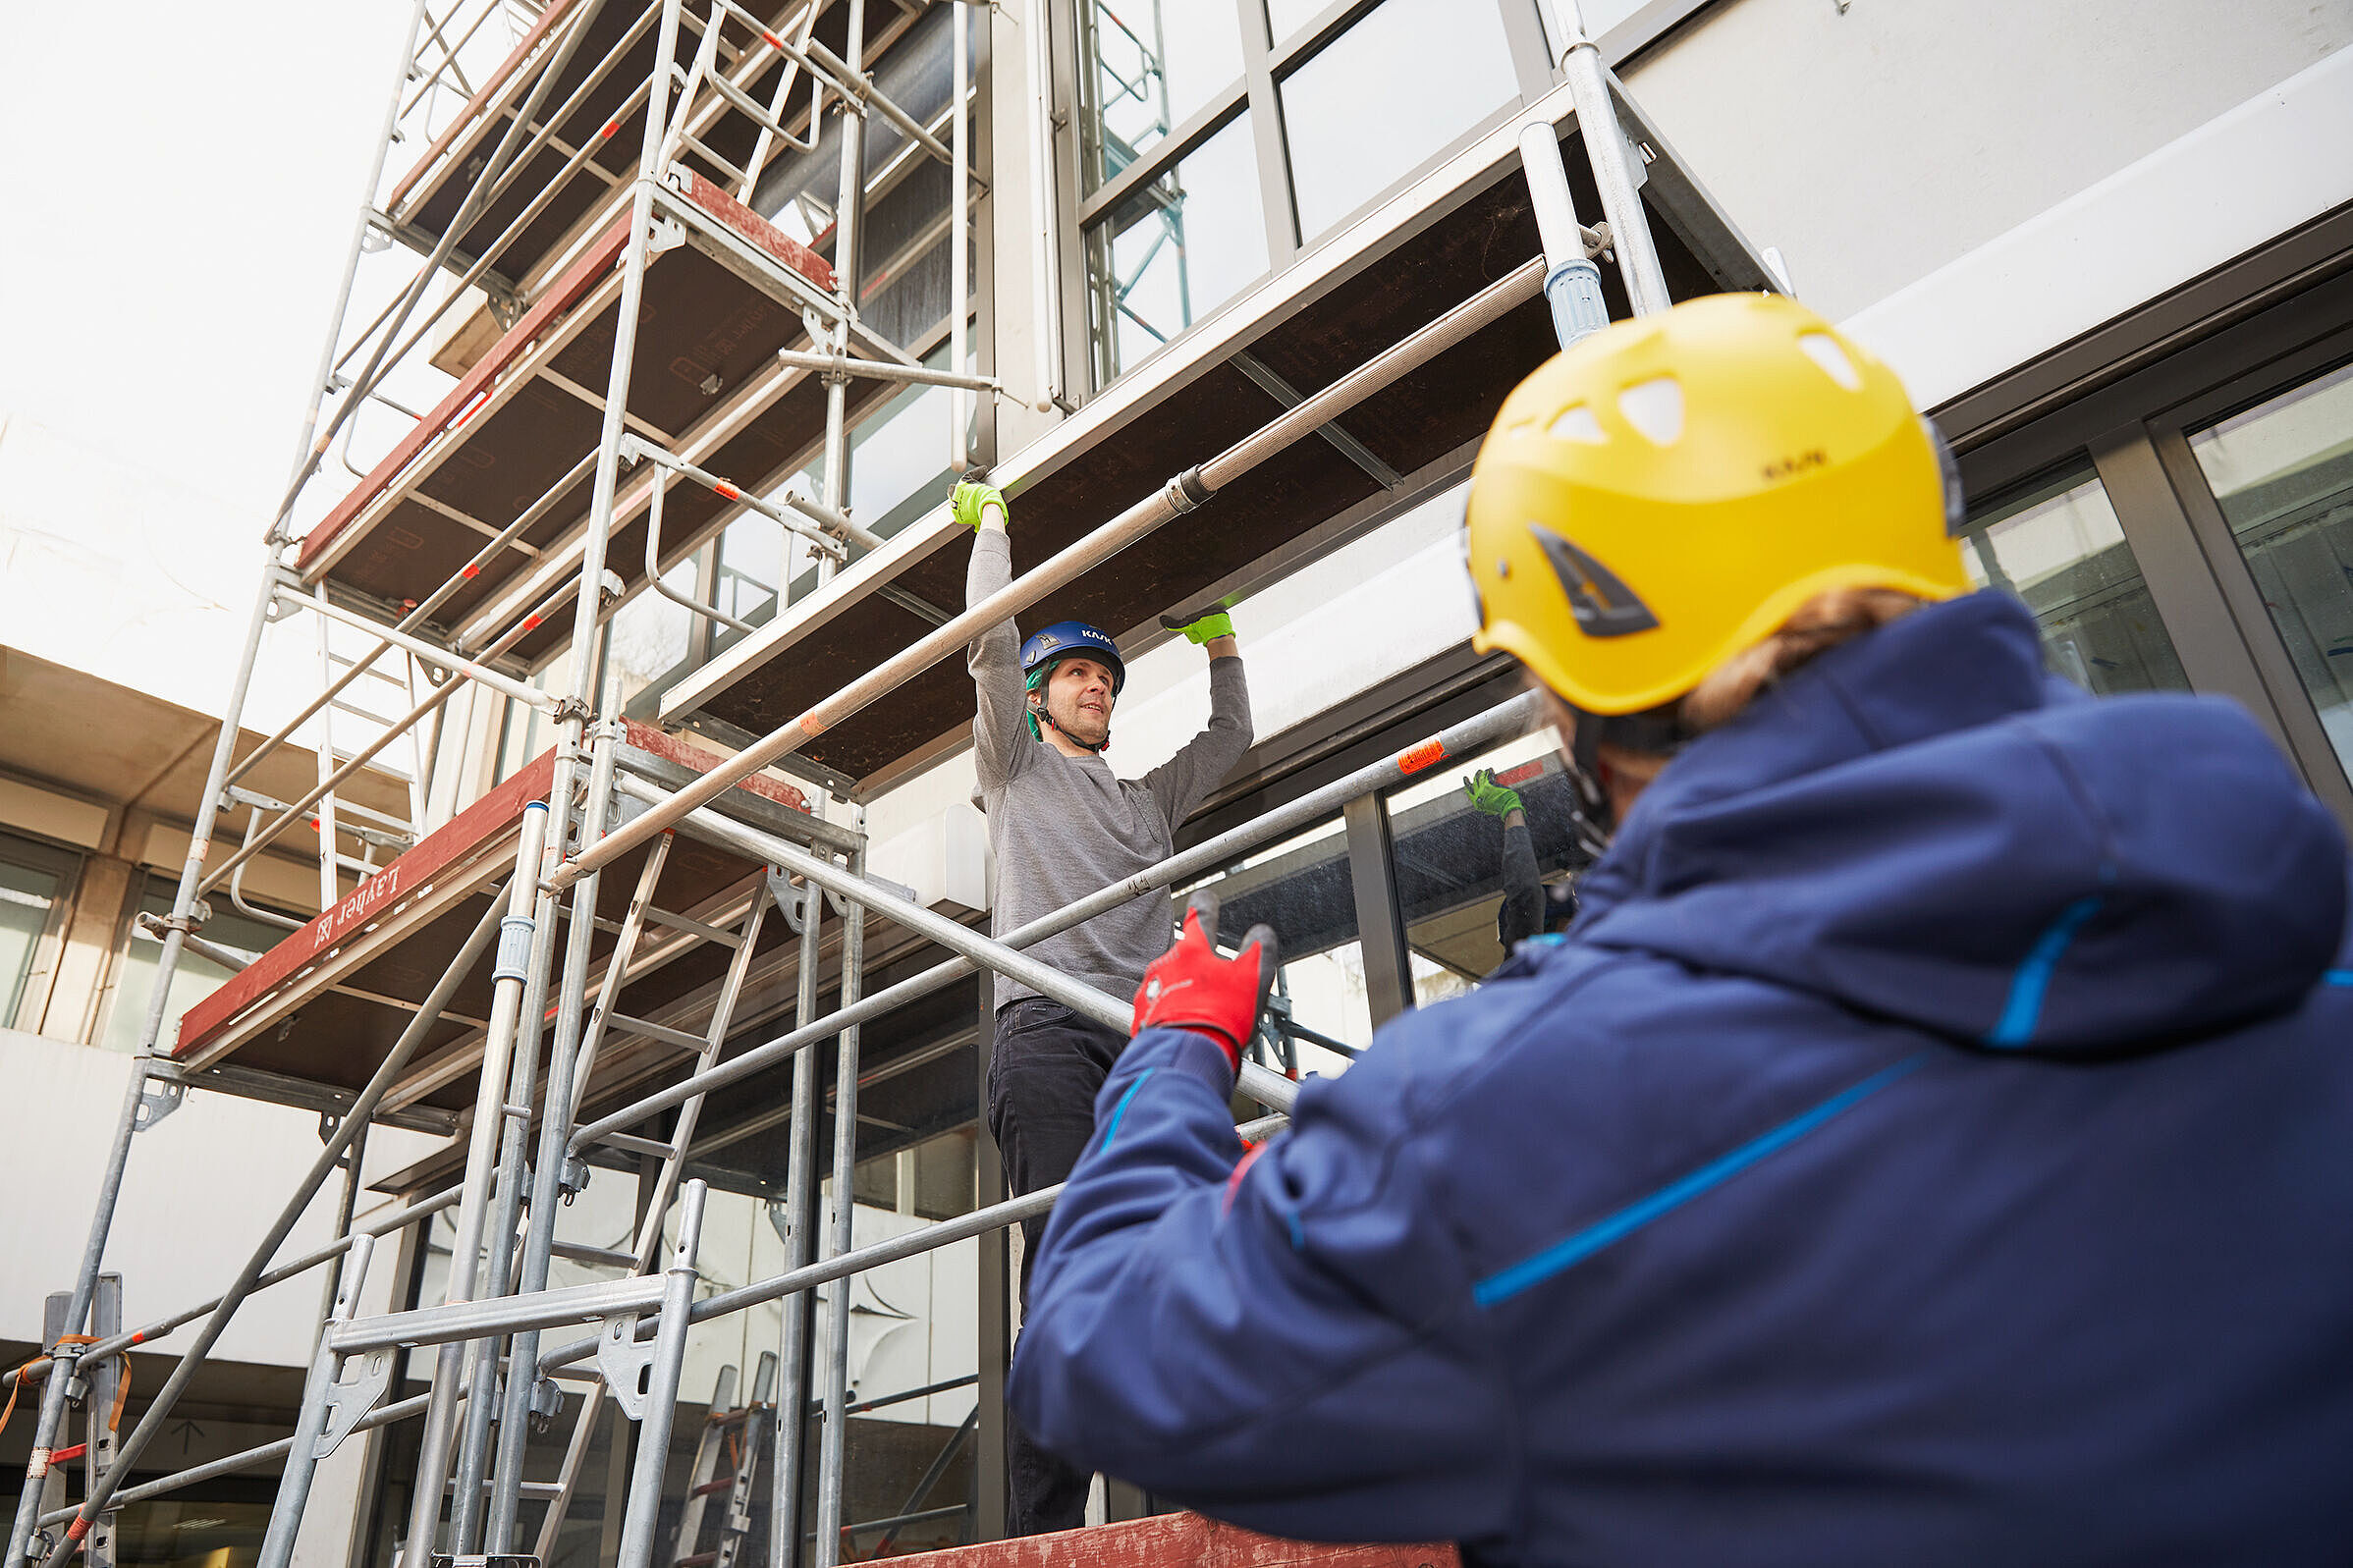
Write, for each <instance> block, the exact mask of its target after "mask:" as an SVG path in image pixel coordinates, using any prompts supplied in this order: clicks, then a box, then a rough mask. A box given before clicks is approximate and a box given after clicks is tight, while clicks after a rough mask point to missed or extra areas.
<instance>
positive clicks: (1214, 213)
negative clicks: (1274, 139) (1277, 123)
mask: <svg viewBox="0 0 2353 1568" xmlns="http://www.w3.org/2000/svg"><path fill="white" fill-rule="evenodd" d="M1266 270H1267V246H1266V224H1265V221H1264V219H1263V218H1262V217H1261V215H1260V209H1259V204H1258V166H1257V162H1256V159H1255V157H1254V155H1253V152H1252V147H1251V142H1250V117H1249V115H1248V114H1246V113H1245V114H1240V115H1236V116H1235V117H1234V118H1233V119H1231V120H1230V121H1228V122H1227V123H1226V125H1225V126H1224V127H1223V128H1222V129H1221V130H1219V131H1218V132H1217V133H1216V134H1215V135H1211V136H1210V137H1209V138H1208V139H1207V140H1206V141H1204V142H1202V143H1201V144H1200V145H1199V146H1197V147H1195V148H1193V150H1192V151H1190V152H1188V153H1186V154H1185V155H1184V156H1183V157H1181V158H1179V159H1177V162H1176V163H1174V164H1172V165H1171V166H1170V167H1169V168H1168V169H1167V170H1165V171H1163V172H1162V174H1161V176H1160V178H1158V179H1156V180H1153V181H1151V182H1150V183H1149V184H1147V185H1145V186H1142V187H1141V188H1139V189H1136V190H1135V191H1134V192H1133V193H1132V194H1130V195H1129V196H1128V197H1127V199H1126V200H1124V201H1122V202H1121V203H1120V204H1119V205H1118V206H1117V207H1115V208H1113V209H1112V210H1111V212H1109V213H1108V214H1106V215H1105V216H1104V218H1103V220H1102V221H1101V222H1099V223H1097V224H1096V225H1095V227H1093V228H1092V229H1090V230H1088V231H1087V288H1088V296H1089V299H1090V315H1091V317H1092V320H1091V326H1092V328H1093V331H1094V335H1095V351H1096V355H1095V356H1096V375H1097V379H1098V381H1099V382H1104V383H1108V382H1109V381H1111V380H1112V379H1113V378H1114V377H1115V376H1117V375H1119V374H1120V373H1121V372H1122V370H1125V369H1127V368H1128V367H1130V366H1132V365H1133V364H1134V363H1135V362H1136V361H1137V360H1139V359H1141V358H1142V357H1143V356H1144V355H1146V354H1148V353H1150V352H1151V351H1153V350H1155V349H1157V348H1159V347H1160V346H1161V345H1162V344H1164V343H1166V342H1168V341H1169V340H1170V339H1171V338H1174V337H1175V336H1177V334H1178V333H1179V332H1182V331H1183V330H1184V329H1185V328H1186V327H1189V326H1191V325H1192V324H1193V323H1194V322H1195V321H1197V320H1199V319H1200V318H1201V317H1202V316H1204V315H1206V314H1207V313H1208V312H1210V311H1211V310H1214V309H1216V308H1217V307H1218V306H1219V305H1221V304H1223V303H1224V302H1225V301H1226V300H1227V299H1229V298H1231V297H1232V296H1233V294H1234V293H1235V292H1236V291H1237V290H1239V289H1240V288H1241V287H1242V286H1243V285H1244V284H1246V283H1248V282H1250V281H1251V280H1252V279H1254V278H1256V277H1258V276H1259V275H1260V274H1261V273H1263V272H1265V271H1266Z"/></svg>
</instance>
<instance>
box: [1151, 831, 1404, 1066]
mask: <svg viewBox="0 0 2353 1568" xmlns="http://www.w3.org/2000/svg"><path fill="white" fill-rule="evenodd" d="M1193 886H1195V887H1210V888H1214V889H1216V890H1217V893H1218V898H1219V901H1220V907H1219V910H1218V926H1219V931H1218V941H1219V943H1220V945H1221V946H1224V947H1225V948H1226V949H1227V950H1229V951H1231V949H1232V947H1233V945H1234V944H1236V943H1238V942H1239V941H1240V940H1241V938H1242V933H1244V932H1246V931H1248V930H1249V929H1250V928H1251V927H1252V926H1254V925H1260V924H1264V925H1268V926H1272V927H1273V928H1274V931H1275V936H1276V938H1277V939H1278V940H1279V941H1280V943H1281V945H1282V955H1283V971H1282V973H1281V974H1279V975H1278V976H1277V977H1276V980H1275V995H1276V996H1277V997H1279V998H1283V999H1285V1000H1286V1005H1287V1007H1288V1009H1289V1011H1290V1015H1291V1017H1292V1018H1294V1019H1295V1020H1296V1021H1297V1023H1298V1025H1299V1028H1300V1032H1298V1033H1296V1034H1295V1035H1294V1038H1293V1040H1292V1042H1291V1045H1290V1050H1291V1055H1290V1059H1289V1060H1287V1061H1286V1060H1280V1059H1268V1060H1267V1065H1269V1066H1272V1067H1275V1068H1277V1069H1278V1070H1281V1069H1283V1068H1286V1067H1293V1068H1296V1069H1297V1070H1298V1071H1299V1072H1301V1073H1309V1072H1320V1073H1324V1074H1326V1075H1327V1076H1329V1075H1332V1074H1335V1073H1338V1072H1340V1071H1341V1070H1342V1069H1343V1068H1345V1067H1346V1066H1347V1063H1348V1056H1349V1052H1350V1051H1361V1050H1363V1049H1364V1048H1365V1047H1366V1046H1367V1045H1370V1044H1371V1043H1372V1038H1373V1009H1372V1001H1371V999H1370V994H1369V993H1368V991H1367V989H1366V986H1365V978H1364V948H1363V946H1362V945H1361V944H1360V943H1358V942H1357V940H1356V881H1355V878H1354V876H1353V875H1352V874H1351V873H1350V872H1349V870H1348V843H1347V835H1346V831H1345V829H1344V828H1343V827H1342V825H1341V822H1340V821H1339V820H1338V819H1337V818H1336V819H1334V820H1333V821H1331V822H1328V823H1325V824H1324V825H1323V826H1322V827H1319V828H1310V829H1308V830H1307V831H1306V832H1305V833H1302V834H1299V835H1297V836H1296V837H1294V838H1286V839H1285V840H1283V841H1282V842H1280V843H1276V844H1272V845H1269V846H1267V847H1265V848H1262V849H1258V850H1255V851H1253V852H1252V853H1251V854H1249V855H1248V856H1246V857H1245V858H1243V859H1242V860H1241V861H1240V862H1239V863H1238V864H1236V865H1234V866H1233V867H1232V868H1231V869H1230V870H1227V871H1225V872H1222V873H1220V874H1219V875H1218V876H1216V877H1211V878H1206V879H1204V880H1203V881H1202V882H1200V883H1197V884H1194V885H1193ZM1191 891H1192V889H1191V888H1190V887H1188V888H1185V889H1182V890H1179V892H1178V894H1177V898H1176V899H1175V900H1174V901H1173V903H1172V905H1171V911H1172V913H1171V922H1172V923H1171V931H1172V934H1173V933H1174V930H1175V925H1174V919H1175V914H1174V912H1175V910H1177V909H1179V908H1181V907H1183V898H1184V896H1185V895H1186V894H1189V893H1190V892H1191ZM1319 1037H1321V1038H1322V1039H1325V1040H1337V1041H1338V1042H1339V1043H1340V1045H1341V1047H1343V1048H1346V1049H1344V1050H1339V1051H1335V1050H1332V1049H1330V1048H1328V1047H1326V1046H1324V1045H1320V1044H1318V1043H1317V1041H1318V1038H1319ZM1264 1044H1265V1043H1264V1042H1263V1041H1261V1042H1259V1043H1257V1044H1256V1045H1255V1046H1254V1048H1253V1049H1254V1050H1256V1051H1257V1052H1258V1054H1260V1056H1261V1057H1262V1059H1265V1058H1266V1055H1267V1054H1266V1052H1265V1049H1264Z"/></svg>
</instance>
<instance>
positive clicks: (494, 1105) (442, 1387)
mask: <svg viewBox="0 0 2353 1568" xmlns="http://www.w3.org/2000/svg"><path fill="white" fill-rule="evenodd" d="M547 819H548V806H547V802H545V801H542V800H534V801H532V802H531V803H530V804H529V805H528V806H525V807H524V808H523V814H522V838H521V841H520V843H519V844H518V845H517V848H516V854H515V876H514V878H513V880H512V881H510V882H509V883H508V885H507V912H506V914H505V916H504V917H503V918H501V920H500V921H499V953H498V965H497V967H496V968H494V969H493V970H492V971H491V981H492V994H491V1000H490V1028H489V1030H488V1032H487V1034H486V1035H485V1038H484V1040H483V1045H482V1068H481V1077H480V1083H479V1085H478V1086H477V1088H476V1090H475V1093H474V1119H473V1128H472V1131H471V1133H470V1135H469V1136H468V1138H467V1140H466V1150H465V1180H464V1181H463V1182H462V1183H461V1189H462V1190H463V1192H464V1193H465V1196H464V1197H463V1198H461V1199H459V1201H458V1219H457V1235H456V1238H455V1239H454V1240H453V1241H452V1242H451V1244H450V1281H449V1293H448V1295H447V1296H446V1297H445V1298H444V1299H445V1300H447V1301H448V1302H449V1303H451V1304H453V1305H454V1304H456V1303H459V1302H466V1301H472V1300H473V1299H474V1297H475V1293H476V1290H477V1288H478V1286H479V1284H480V1280H481V1252H482V1232H483V1228H484V1225H485V1222H486V1221H487V1219H488V1217H489V1211H490V1197H491V1192H490V1186H491V1181H492V1178H493V1176H494V1174H495V1168H496V1163H497V1160H498V1150H499V1135H500V1131H501V1129H502V1128H504V1126H505V1125H506V1120H507V1118H506V1116H505V1115H504V1114H503V1113H502V1110H501V1108H502V1107H503V1106H504V1105H505V1104H506V1096H507V1077H508V1073H509V1070H510V1065H511V1063H512V1062H513V1060H514V1055H513V1053H514V1051H515V1037H516V1034H517V1032H518V1030H519V1029H520V1022H521V1017H522V994H523V987H524V984H525V982H526V981H527V980H528V979H529V978H530V965H531V955H532V951H533V948H534V947H535V946H537V944H536V940H535V939H536V935H537V931H538V928H537V926H536V925H535V924H534V923H533V921H532V919H531V909H532V907H533V905H534V904H535V903H536V902H537V901H538V885H537V883H536V881H535V880H534V878H535V874H536V873H537V871H538V870H539V858H540V851H541V850H542V848H543V847H544V846H545V844H546V842H547ZM464 1382H465V1343H464V1342H463V1341H452V1342H451V1343H448V1344H445V1345H443V1346H441V1348H440V1349H439V1350H438V1351H437V1352H436V1353H435V1360H434V1366H433V1402H432V1403H431V1404H430V1405H427V1406H426V1407H425V1433H424V1441H423V1444H422V1446H421V1447H420V1449H419V1450H418V1455H417V1465H416V1485H415V1487H414V1489H413V1491H412V1492H411V1494H410V1507H409V1541H408V1546H407V1550H406V1552H405V1553H404V1556H405V1559H406V1560H407V1561H408V1562H409V1564H410V1568H424V1565H425V1562H426V1560H427V1559H428V1558H430V1557H431V1555H432V1552H433V1539H434V1536H435V1535H436V1533H437V1531H436V1527H437V1526H438V1525H439V1524H440V1522H441V1486H442V1482H443V1480H444V1478H445V1477H447V1476H448V1474H449V1468H450V1449H451V1447H452V1445H453V1444H454V1443H455V1442H456V1440H457V1432H456V1428H455V1422H456V1419H457V1413H458V1389H459V1387H460V1386H461V1385H462V1384H463V1383H464Z"/></svg>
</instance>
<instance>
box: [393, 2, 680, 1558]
mask: <svg viewBox="0 0 2353 1568" xmlns="http://www.w3.org/2000/svg"><path fill="white" fill-rule="evenodd" d="M679 14H680V0H663V4H662V21H661V26H660V27H659V28H658V29H657V31H656V34H655V43H654V54H653V68H652V72H651V75H650V79H649V84H648V86H647V88H646V97H645V135H644V138H643V139H642V141H641V142H640V143H639V146H638V150H637V180H636V185H635V188H634V189H633V190H632V192H631V194H630V198H629V246H628V250H627V253H626V259H625V261H624V264H623V271H622V281H621V299H620V302H619V306H618V314H617V315H616V316H615V318H614V327H613V360H612V368H611V370H610V371H609V372H608V373H607V375H606V379H605V408H604V418H603V422H602V425H601V426H600V428H599V430H598V434H597V446H596V475H595V479H594V481H593V483H592V486H591V490H590V499H589V505H588V525H587V532H586V535H585V537H584V538H583V539H582V541H581V545H580V568H579V579H578V580H579V583H580V587H579V589H578V592H577V595H576V597H575V600H574V602H573V622H572V649H573V666H574V668H573V691H572V696H573V700H572V703H571V707H570V711H569V714H568V716H567V717H566V718H565V720H564V727H563V743H562V746H561V749H560V750H559V752H558V755H557V766H556V773H555V781H554V784H555V789H554V791H553V793H555V795H556V796H557V801H556V805H557V809H558V810H559V811H562V812H564V813H565V814H566V816H567V818H569V816H570V812H571V808H572V790H573V787H574V784H575V782H576V778H577V768H578V761H577V759H578V757H579V754H580V753H579V747H580V742H581V739H582V737H583V736H584V735H585V734H586V732H587V713H588V708H589V704H590V702H591V700H592V699H594V698H596V697H599V696H601V695H602V692H601V691H600V690H599V681H598V665H599V660H598V659H597V657H596V634H597V630H598V605H597V593H596V585H597V584H598V583H599V582H601V581H602V580H603V578H604V570H605V551H606V546H607V545H608V543H609V542H610V537H611V534H612V530H613V503H614V496H615V492H616V490H617V488H618V486H619V480H620V472H621V443H622V439H623V437H624V436H625V435H627V434H628V425H627V423H626V419H625V416H626V415H627V413H628V411H629V380H630V372H631V370H632V367H633V364H634V361H635V357H636V351H637V324H638V316H639V314H640V313H641V312H642V310H643V308H644V300H645V264H646V259H647V257H646V246H647V243H648V242H649V240H650V238H651V230H652V224H653V191H654V184H655V182H656V180H657V179H658V178H659V177H660V174H661V169H660V158H661V147H662V141H663V138H664V136H665V135H666V133H667V130H668V119H669V112H670V84H671V68H672V63H673V61H674V59H675V58H676V56H677V53H678V35H679ZM681 107H682V109H684V107H685V106H684V105H682V106H681ZM616 743H617V742H616V741H615V739H614V738H613V737H612V735H611V733H610V731H609V730H599V732H598V735H597V738H596V740H595V741H594V743H593V750H592V752H591V755H590V780H589V789H588V801H587V807H586V810H585V811H584V812H583V814H582V816H581V820H580V843H581V846H582V847H583V848H585V847H589V846H591V845H593V844H594V843H595V842H596V841H597V839H598V838H600V837H601V836H602V834H603V831H604V824H605V809H606V806H607V804H608V802H609V801H610V799H611V781H612V776H613V748H614V745H615V744H616ZM564 833H565V824H563V823H559V824H558V825H557V829H556V832H555V834H554V835H553V840H554V842H555V843H556V845H557V848H558V854H559V857H561V855H562V854H563V852H564V848H565V844H564ZM597 880H598V879H596V878H595V877H589V878H587V879H586V881H585V883H584V884H583V885H578V886H574V887H573V888H572V890H571V891H572V930H571V933H570V939H571V940H570V943H569V945H568V949H567V952H566V954H565V966H564V983H563V989H562V991H561V992H560V993H559V994H558V998H557V1003H556V1006H557V1019H556V1042H555V1049H554V1053H553V1056H552V1058H551V1061H550V1064H549V1070H548V1095H547V1101H546V1108H545V1111H544V1113H543V1118H542V1134H541V1139H540V1160H539V1167H538V1169H537V1170H536V1171H535V1172H534V1175H533V1182H532V1193H531V1204H530V1211H529V1213H530V1218H529V1229H528V1231H527V1232H526V1233H525V1235H524V1238H523V1248H522V1258H521V1263H520V1269H519V1271H518V1277H517V1280H516V1285H517V1289H518V1291H519V1292H521V1293H527V1292H535V1291H538V1290H541V1289H543V1288H545V1286H546V1283H547V1268H548V1260H549V1258H550V1257H551V1256H552V1255H553V1249H554V1243H555V1225H556V1214H555V1211H556V1205H557V1202H558V1192H559V1188H560V1185H561V1181H562V1176H563V1157H562V1155H561V1153H560V1152H559V1151H561V1150H563V1149H564V1148H565V1136H566V1133H567V1132H568V1131H569V1124H570V1122H571V1120H572V1110H571V1108H572V1104H573V1101H574V1100H575V1099H576V1098H577V1095H578V1092H579V1088H580V1086H579V1085H578V1084H577V1083H576V1082H575V1074H574V1068H575V1064H576V1056H577V1054H578V1043H579V1038H580V1013H581V1006H582V1002H583V1001H584V1000H585V997H586V992H587V983H588V961H589V944H590V941H591V939H592V938H593V936H594V934H595V933H594V925H595V919H596V891H597V890H596V882H597ZM550 891H551V892H560V891H561V890H559V889H554V888H551V889H550ZM537 1348H538V1334H537V1333H536V1332H535V1331H531V1330H525V1331H523V1332H521V1333H519V1334H517V1335H516V1336H515V1338H514V1339H513V1340H512V1341H511V1342H510V1353H509V1361H510V1365H511V1370H510V1372H509V1376H508V1390H507V1404H508V1410H509V1412H510V1417H511V1419H510V1420H509V1422H508V1427H509V1429H510V1431H509V1432H503V1433H501V1436H500V1444H499V1450H500V1451H499V1456H498V1465H497V1468H496V1470H495V1471H494V1473H493V1484H492V1496H491V1529H492V1532H493V1533H494V1534H495V1535H496V1536H497V1537H498V1538H499V1546H500V1547H505V1546H508V1545H511V1543H512V1541H513V1537H514V1531H515V1517H516V1512H517V1510H518V1508H519V1506H520V1497H521V1491H522V1463H523V1449H524V1438H525V1433H524V1430H523V1423H522V1422H521V1421H520V1420H516V1419H512V1418H513V1416H514V1415H516V1414H519V1412H518V1403H519V1400H520V1401H525V1402H527V1400H528V1398H529V1388H528V1386H527V1383H528V1379H527V1378H526V1377H525V1376H524V1372H523V1369H524V1368H526V1367H527V1365H528V1363H529V1358H530V1357H531V1356H532V1355H534V1354H535V1353H536V1351H537ZM510 1433H511V1434H510ZM436 1486H438V1477H436ZM419 1488H420V1491H419V1494H420V1496H421V1494H422V1491H421V1488H422V1471H421V1469H420V1471H419ZM436 1500H438V1499H436ZM413 1540H414V1537H413V1536H412V1537H411V1541H412V1542H413ZM494 1549H496V1548H494ZM410 1568H424V1564H423V1562H422V1561H421V1560H417V1561H414V1562H412V1563H411V1564H410Z"/></svg>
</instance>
